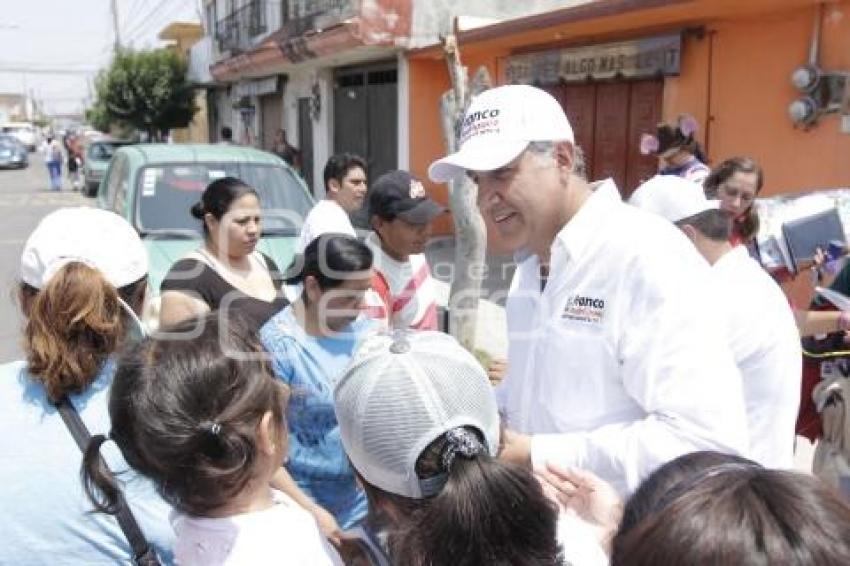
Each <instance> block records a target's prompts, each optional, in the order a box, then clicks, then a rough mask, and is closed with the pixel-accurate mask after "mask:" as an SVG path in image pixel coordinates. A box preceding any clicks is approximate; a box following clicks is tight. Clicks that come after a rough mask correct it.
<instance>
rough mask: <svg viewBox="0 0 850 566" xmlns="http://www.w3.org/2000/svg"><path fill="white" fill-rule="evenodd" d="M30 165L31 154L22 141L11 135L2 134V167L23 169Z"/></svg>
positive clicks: (0, 136) (0, 142)
mask: <svg viewBox="0 0 850 566" xmlns="http://www.w3.org/2000/svg"><path fill="white" fill-rule="evenodd" d="M28 165H29V152H28V151H27V148H26V147H25V146H24V144H22V143H21V141H20V140H19V139H18V138H16V137H14V136H11V135H9V134H0V167H2V168H4V169H5V168H12V167H17V168H18V169H23V168H24V167H27V166H28Z"/></svg>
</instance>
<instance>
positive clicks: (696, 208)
mask: <svg viewBox="0 0 850 566" xmlns="http://www.w3.org/2000/svg"><path fill="white" fill-rule="evenodd" d="M629 204H631V205H634V206H636V207H638V208H642V209H643V210H647V211H649V212H652V213H655V214H657V215H659V216H661V217H663V218H666V219H667V220H669V221H670V222H678V221H679V220H682V219H684V218H689V217H691V216H694V215H695V214H699V213H700V212H704V211H706V210H715V209H718V208H720V201H719V200H708V199H707V198H705V193H704V192H703V188H702V185H699V184H697V183H694V182H693V181H688V180H687V179H683V178H682V177H679V176H677V175H656V176H654V177H652V178H651V179H649V180H647V181H646V182H645V183H643V184H642V185H640V186H639V187H638V188H637V189H635V192H633V193H632V196H631V197H629Z"/></svg>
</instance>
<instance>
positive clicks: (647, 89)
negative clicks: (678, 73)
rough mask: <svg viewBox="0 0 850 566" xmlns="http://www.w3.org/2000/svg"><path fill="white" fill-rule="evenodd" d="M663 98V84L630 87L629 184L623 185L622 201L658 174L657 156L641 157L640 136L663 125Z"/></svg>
mask: <svg viewBox="0 0 850 566" xmlns="http://www.w3.org/2000/svg"><path fill="white" fill-rule="evenodd" d="M663 95H664V83H663V82H662V81H639V82H634V83H631V96H630V100H629V137H628V146H627V147H628V163H627V165H626V184H625V185H620V192H621V193H622V194H623V198H628V197H629V196H630V195H631V194H632V192H633V191H634V190H635V189H636V188H637V186H638V185H640V184H641V183H642V182H643V181H645V180H647V179H649V178H650V177H652V176H653V175H655V173H656V172H657V171H658V162H657V160H656V158H655V157H654V156H652V155H641V153H640V135H641V134H643V133H654V132H655V127H656V125H657V124H658V123H659V122H660V121H661V100H662V97H663Z"/></svg>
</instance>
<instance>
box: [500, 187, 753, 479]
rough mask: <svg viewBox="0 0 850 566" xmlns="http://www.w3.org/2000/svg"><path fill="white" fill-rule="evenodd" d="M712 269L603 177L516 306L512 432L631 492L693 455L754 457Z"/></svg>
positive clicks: (526, 266) (514, 290) (529, 262)
mask: <svg viewBox="0 0 850 566" xmlns="http://www.w3.org/2000/svg"><path fill="white" fill-rule="evenodd" d="M710 280H711V268H710V266H709V265H708V263H707V262H706V261H705V260H704V259H703V258H702V257H701V256H699V254H698V253H697V252H696V250H695V249H694V247H693V245H692V244H691V242H689V241H688V240H687V238H686V237H685V236H684V235H683V234H682V233H681V232H680V231H679V230H678V229H676V228H675V227H674V226H672V225H671V224H670V223H669V222H666V221H665V220H663V219H661V218H659V217H656V216H654V215H652V214H649V213H647V212H645V211H641V210H638V209H635V208H634V207H631V206H628V205H627V204H625V203H623V202H622V200H621V199H620V195H619V193H618V191H617V188H616V186H615V185H614V183H613V181H611V180H607V181H604V182H602V183H600V184H599V186H598V188H597V189H596V191H595V192H594V193H593V194H592V195H591V196H590V197H589V198H588V200H587V201H586V202H585V203H584V205H583V206H582V207H581V209H580V210H579V212H578V213H577V214H576V215H575V216H574V217H573V218H572V219H571V220H570V221H569V222H568V223H567V224H566V225H565V226H564V227H563V228H562V229H561V231H560V232H559V233H558V235H557V237H556V238H555V240H554V242H553V243H552V248H551V262H550V273H549V278H548V282H547V284H546V286H545V289H544V290H543V291H542V292H541V280H540V275H539V260H538V258H537V256H535V255H530V256H528V257H527V258H525V259H524V260H522V261H521V263H520V264H519V265H518V266H517V270H516V273H515V275H514V280H513V282H512V284H511V290H510V293H509V296H508V301H507V319H508V332H509V346H508V360H509V364H508V375H507V377H506V379H505V381H504V383H503V385H502V386H501V387H500V389H499V391H498V396H499V399H500V404H501V406H502V409H503V411H504V412H505V414H506V417H507V419H508V422H509V426H511V427H512V428H514V429H517V430H518V431H520V432H523V433H526V434H530V435H532V441H531V453H532V454H531V456H532V462H533V464H534V467H535V469H537V468H540V467H541V466H544V465H545V463H546V462H547V461H553V462H557V463H559V464H562V465H565V466H576V467H581V468H586V469H589V470H591V471H593V472H595V473H596V474H597V475H599V476H600V477H602V478H603V479H605V480H607V481H609V482H611V483H612V484H614V486H615V487H616V488H617V489H619V490H620V491H621V492H622V493H628V492H631V491H633V490H634V489H635V488H636V487H637V485H638V484H639V483H640V481H641V480H642V479H643V478H644V477H646V476H647V475H648V474H649V473H651V472H652V471H653V470H654V469H655V468H656V467H658V466H659V465H661V464H663V463H665V462H667V461H669V460H672V459H674V458H676V457H677V456H679V455H681V454H684V453H687V452H692V451H694V450H720V451H726V452H734V453H745V452H746V449H747V446H748V436H747V421H746V417H745V413H744V400H743V394H742V391H741V378H740V375H739V373H738V370H737V369H736V367H735V364H734V362H733V360H732V355H731V353H730V351H729V346H728V344H727V343H726V340H725V338H726V337H725V335H724V334H723V331H722V329H723V325H722V324H723V323H722V321H721V317H720V316H719V315H718V313H717V310H718V309H717V308H715V306H714V305H715V303H714V301H713V300H712V297H713V293H712V290H711V288H710V285H709V282H710Z"/></svg>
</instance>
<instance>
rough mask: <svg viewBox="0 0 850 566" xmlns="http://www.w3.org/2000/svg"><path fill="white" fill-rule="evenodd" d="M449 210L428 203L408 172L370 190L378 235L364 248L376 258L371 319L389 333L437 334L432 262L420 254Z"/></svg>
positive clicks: (383, 178)
mask: <svg viewBox="0 0 850 566" xmlns="http://www.w3.org/2000/svg"><path fill="white" fill-rule="evenodd" d="M445 211H446V209H445V208H443V207H442V206H440V205H439V204H437V203H436V202H434V201H433V200H431V199H430V198H428V195H427V194H426V193H425V188H424V187H423V186H422V183H420V182H419V181H418V180H416V179H414V178H413V176H411V174H410V173H408V172H407V171H398V170H396V171H390V172H388V173H385V174H384V175H382V176H381V177H379V178H378V179H377V180H376V181H375V182H374V183H373V184H372V187H371V188H370V190H369V214H370V217H371V223H372V229H373V230H374V232H373V233H372V234H370V235H369V236H368V237H367V238H366V245H367V246H369V248H370V249H371V250H372V253H373V254H374V256H375V262H374V270H375V276H374V278H373V281H372V287H373V288H374V290H375V292H376V294H377V295H378V296H379V297H380V301H378V300H372V301H370V302H371V303H373V304H371V305H370V307H369V309H368V310H369V314H370V316H372V317H373V318H378V319H383V320H385V321H386V324H387V326H388V328H391V329H393V328H413V329H416V330H437V300H436V293H435V289H434V281H433V279H432V277H431V269H430V268H429V267H428V261H427V260H426V259H425V255H424V254H423V253H422V252H423V251H424V249H425V245H426V244H427V243H428V238H429V237H430V236H431V221H432V220H434V218H435V217H436V216H437V215H439V214H442V213H443V212H445Z"/></svg>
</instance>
